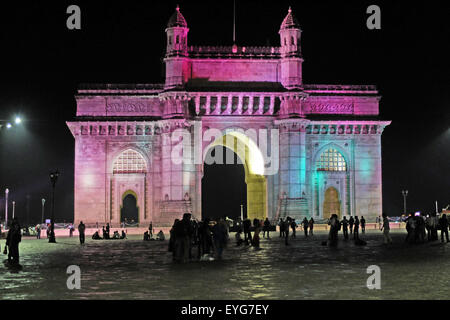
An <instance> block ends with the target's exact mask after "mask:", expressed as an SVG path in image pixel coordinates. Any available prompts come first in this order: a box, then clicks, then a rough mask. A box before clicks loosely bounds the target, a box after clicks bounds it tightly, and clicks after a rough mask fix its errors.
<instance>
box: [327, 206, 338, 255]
mask: <svg viewBox="0 0 450 320" xmlns="http://www.w3.org/2000/svg"><path fill="white" fill-rule="evenodd" d="M328 224H329V225H330V233H329V234H328V240H329V244H330V247H336V246H337V244H338V231H339V229H340V222H339V219H338V216H337V215H336V214H335V213H333V214H332V215H331V218H330V220H329V222H328Z"/></svg>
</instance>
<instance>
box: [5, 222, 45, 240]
mask: <svg viewBox="0 0 450 320" xmlns="http://www.w3.org/2000/svg"><path fill="white" fill-rule="evenodd" d="M1 235H2V230H1V227H0V238H1ZM40 238H41V225H40V224H38V225H36V239H40Z"/></svg>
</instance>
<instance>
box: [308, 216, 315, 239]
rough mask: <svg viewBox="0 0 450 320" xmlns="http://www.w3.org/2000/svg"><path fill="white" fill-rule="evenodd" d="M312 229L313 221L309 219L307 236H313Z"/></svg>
mask: <svg viewBox="0 0 450 320" xmlns="http://www.w3.org/2000/svg"><path fill="white" fill-rule="evenodd" d="M313 229H314V219H313V218H312V217H311V219H309V235H310V236H313V235H314V234H313Z"/></svg>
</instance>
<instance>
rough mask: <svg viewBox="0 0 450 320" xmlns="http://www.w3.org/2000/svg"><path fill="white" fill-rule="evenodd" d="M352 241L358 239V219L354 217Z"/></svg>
mask: <svg viewBox="0 0 450 320" xmlns="http://www.w3.org/2000/svg"><path fill="white" fill-rule="evenodd" d="M353 239H354V240H357V239H359V219H358V216H356V217H355V226H354V229H353Z"/></svg>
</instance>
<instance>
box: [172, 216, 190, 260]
mask: <svg viewBox="0 0 450 320" xmlns="http://www.w3.org/2000/svg"><path fill="white" fill-rule="evenodd" d="M192 234H193V228H192V224H191V214H190V213H185V214H183V219H181V220H180V221H178V222H177V223H176V224H175V225H174V235H175V261H177V262H182V263H186V262H188V261H189V257H190V249H191V237H192Z"/></svg>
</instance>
